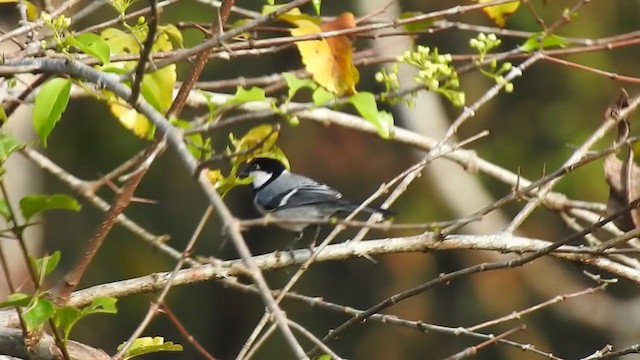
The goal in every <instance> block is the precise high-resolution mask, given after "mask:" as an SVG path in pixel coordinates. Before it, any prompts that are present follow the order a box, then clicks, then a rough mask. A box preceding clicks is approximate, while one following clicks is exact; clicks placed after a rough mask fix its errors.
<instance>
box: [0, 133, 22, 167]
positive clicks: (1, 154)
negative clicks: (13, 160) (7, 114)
mask: <svg viewBox="0 0 640 360" xmlns="http://www.w3.org/2000/svg"><path fill="white" fill-rule="evenodd" d="M22 146H23V144H22V143H21V142H20V141H18V139H16V138H14V137H13V136H11V135H9V134H5V133H0V162H5V161H6V160H7V158H8V157H9V155H11V153H12V152H14V151H16V150H18V149H20V148H21V147H22Z"/></svg>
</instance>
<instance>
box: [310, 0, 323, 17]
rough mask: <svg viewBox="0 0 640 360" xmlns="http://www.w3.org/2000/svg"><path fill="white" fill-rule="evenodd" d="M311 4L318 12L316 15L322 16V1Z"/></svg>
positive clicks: (313, 0) (312, 1)
mask: <svg viewBox="0 0 640 360" xmlns="http://www.w3.org/2000/svg"><path fill="white" fill-rule="evenodd" d="M311 4H312V5H313V9H314V10H315V11H316V14H317V15H318V16H319V15H320V7H321V6H322V0H311Z"/></svg>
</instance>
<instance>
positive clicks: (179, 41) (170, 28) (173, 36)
mask: <svg viewBox="0 0 640 360" xmlns="http://www.w3.org/2000/svg"><path fill="white" fill-rule="evenodd" d="M158 31H159V32H160V33H164V34H166V35H167V39H168V40H169V41H171V43H172V45H173V46H172V48H176V47H177V48H182V47H184V39H183V37H182V32H180V30H179V29H178V28H177V27H175V25H163V26H158Z"/></svg>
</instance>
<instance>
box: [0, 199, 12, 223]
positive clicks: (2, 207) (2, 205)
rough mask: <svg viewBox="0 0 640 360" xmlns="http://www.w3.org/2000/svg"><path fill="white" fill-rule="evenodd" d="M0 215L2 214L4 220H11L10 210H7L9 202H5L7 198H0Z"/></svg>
mask: <svg viewBox="0 0 640 360" xmlns="http://www.w3.org/2000/svg"><path fill="white" fill-rule="evenodd" d="M0 216H2V217H3V218H4V219H5V220H6V221H11V220H13V218H12V217H11V211H10V210H9V204H7V200H5V199H0Z"/></svg>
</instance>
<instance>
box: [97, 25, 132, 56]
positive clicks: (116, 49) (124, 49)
mask: <svg viewBox="0 0 640 360" xmlns="http://www.w3.org/2000/svg"><path fill="white" fill-rule="evenodd" d="M100 37H101V38H103V39H104V40H105V41H106V42H107V44H108V45H109V48H110V49H111V53H113V54H138V53H140V43H139V42H138V41H137V40H136V38H135V37H134V36H133V35H131V34H127V33H126V32H124V31H122V30H119V29H115V28H107V29H105V30H103V31H102V32H101V33H100Z"/></svg>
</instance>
